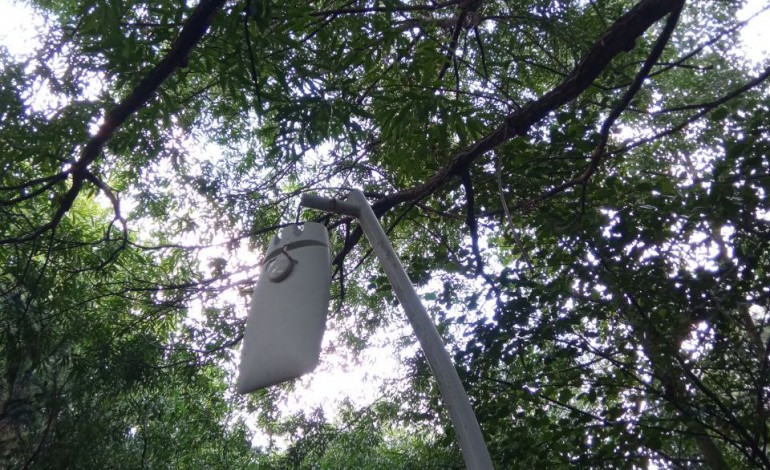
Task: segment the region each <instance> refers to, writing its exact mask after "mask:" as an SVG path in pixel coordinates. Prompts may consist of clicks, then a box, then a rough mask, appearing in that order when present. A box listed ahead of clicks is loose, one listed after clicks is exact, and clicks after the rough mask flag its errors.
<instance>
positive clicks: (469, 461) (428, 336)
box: [239, 190, 493, 470]
mask: <svg viewBox="0 0 770 470" xmlns="http://www.w3.org/2000/svg"><path fill="white" fill-rule="evenodd" d="M300 205H301V206H305V207H309V208H313V209H319V210H322V211H326V212H332V213H335V214H341V215H348V216H351V217H355V218H357V219H358V221H359V223H360V224H361V228H362V229H363V231H364V234H366V237H367V238H368V239H369V243H370V244H371V245H372V249H373V250H374V253H375V254H376V255H377V258H378V259H379V260H380V263H381V264H382V267H383V269H384V270H385V274H386V275H387V276H388V280H389V281H390V284H391V285H392V286H393V290H394V292H395V294H396V297H397V298H398V300H399V301H400V302H401V305H402V306H403V308H404V311H405V312H406V316H407V318H408V319H409V322H410V323H411V325H412V328H413V329H414V332H415V335H416V336H417V340H418V341H419V342H420V346H421V347H422V350H423V352H424V353H425V357H426V359H427V360H428V364H429V365H430V367H431V369H432V370H433V374H434V375H435V377H436V382H437V383H438V386H439V390H440V392H441V396H442V397H443V399H444V402H445V403H446V406H447V408H448V409H449V416H450V417H451V419H452V426H453V427H454V429H455V432H456V433H457V437H458V440H459V443H460V450H461V451H462V454H463V458H464V459H465V464H466V466H467V467H468V468H469V469H471V470H492V468H493V466H492V460H491V459H490V457H489V452H488V451H487V448H486V445H485V443H484V438H483V436H482V435H481V429H480V428H479V424H478V422H477V421H476V416H475V415H474V413H473V408H471V404H470V400H469V399H468V395H467V394H466V393H465V389H464V388H463V385H462V382H461V381H460V377H459V376H458V375H457V370H456V369H455V367H454V365H453V364H452V360H451V358H450V357H449V353H448V352H447V351H446V349H445V348H444V344H443V342H442V340H441V336H440V335H439V333H438V330H437V329H436V326H435V325H434V324H433V321H432V320H431V319H430V317H429V316H428V312H427V311H426V310H425V307H424V306H423V305H422V302H421V301H420V299H419V297H418V296H417V292H416V291H415V290H414V286H413V285H412V282H411V281H410V280H409V276H407V274H406V272H405V271H404V268H403V266H402V265H401V261H400V260H399V259H398V255H396V252H395V250H393V246H392V245H391V244H390V240H389V239H388V237H387V235H386V234H385V231H384V230H383V229H382V226H381V225H380V222H379V221H378V220H377V216H376V215H375V214H374V211H373V210H372V207H371V206H370V205H369V202H368V201H367V200H366V197H365V196H364V194H363V193H362V192H361V191H359V190H352V191H350V193H348V195H347V198H346V199H342V200H340V199H327V198H322V197H319V196H315V195H309V194H304V195H303V196H302V200H301V202H300ZM305 225H306V226H307V225H308V224H305ZM316 225H318V224H316ZM305 230H307V228H306V229H305ZM326 245H327V246H328V239H327V241H326ZM313 246H314V247H316V248H319V247H318V245H313ZM271 249H272V250H273V251H271V252H270V253H274V252H276V250H280V249H281V248H280V247H279V246H278V245H276V246H272V245H271ZM297 254H298V256H299V251H298V253H297ZM277 256H280V255H277ZM326 256H327V259H328V256H329V255H328V249H327V251H326ZM296 261H297V263H296V264H297V265H298V266H296V269H297V270H300V271H302V270H304V269H305V267H304V266H301V263H302V260H296ZM292 264H294V263H292ZM314 266H315V267H316V269H317V268H318V267H322V264H321V263H320V262H319V263H318V264H311V263H308V266H307V269H311V268H313V267H314ZM288 276H289V277H288V278H287V280H288V279H291V276H292V274H289V275H288ZM328 276H329V266H328V262H327V266H326V272H325V273H321V272H320V271H317V272H315V273H311V275H307V274H306V275H305V278H307V279H310V280H311V282H312V279H317V284H318V286H314V287H313V289H312V291H313V292H316V291H317V290H316V288H315V287H318V288H319V289H320V288H321V285H322V287H323V288H325V289H326V297H325V300H323V299H320V296H317V297H314V299H320V300H322V301H324V302H325V303H324V304H323V307H322V308H323V310H324V315H325V312H326V308H327V307H328V300H329V294H328V289H329V283H330V280H329V279H328ZM263 277H264V276H260V279H259V281H258V283H257V289H256V291H255V294H254V299H253V301H252V302H253V303H252V310H251V312H250V313H249V318H248V322H247V324H246V336H245V338H244V349H243V355H242V359H241V377H243V376H244V374H245V372H244V370H247V371H248V372H247V374H248V375H249V376H250V377H252V378H253V377H255V376H256V375H259V374H264V375H265V376H266V378H265V379H262V380H253V381H251V382H250V383H276V382H271V381H273V380H276V379H278V378H281V377H288V378H294V377H298V376H299V375H301V374H302V373H304V372H306V371H305V370H304V369H303V367H298V366H296V365H295V363H294V362H292V364H288V365H289V366H292V373H291V374H287V373H284V372H282V369H281V367H283V365H284V363H285V361H282V362H281V363H280V364H279V365H276V366H275V367H273V366H271V365H269V364H267V365H266V364H264V363H265V362H266V361H268V360H270V359H268V356H269V357H270V358H277V359H278V360H281V358H278V357H277V356H278V355H277V354H272V353H271V352H269V351H267V349H268V348H269V347H270V346H273V345H277V343H281V345H283V344H284V339H283V338H279V337H278V336H277V333H278V332H275V333H274V335H271V334H270V332H269V331H268V329H269V328H271V327H272V326H274V324H275V325H278V326H279V327H280V328H283V329H284V330H285V331H281V332H280V334H286V339H287V340H288V339H289V338H291V341H295V338H298V337H303V338H304V337H305V336H308V337H312V338H313V339H315V338H316V335H319V334H320V335H322V334H323V325H320V327H319V326H318V324H317V323H316V322H312V321H311V324H309V325H303V324H300V323H299V321H298V322H293V321H289V320H286V319H283V318H280V319H278V317H280V314H278V315H271V316H270V319H269V321H267V322H265V324H263V325H260V326H259V327H257V325H256V322H258V321H260V318H259V317H258V315H254V314H255V313H256V314H259V313H260V312H270V313H273V312H279V311H280V312H287V313H288V312H289V310H288V309H283V308H282V306H281V304H280V303H279V302H280V301H281V300H280V299H283V298H284V296H287V295H288V296H291V294H287V292H286V289H283V290H281V296H280V298H279V297H276V299H278V300H276V301H273V300H272V299H271V300H270V302H271V304H270V307H269V309H266V308H265V307H264V306H262V302H263V301H262V300H261V299H260V298H258V295H260V296H266V297H267V296H270V295H271V294H272V292H273V291H274V290H275V291H276V292H277V291H278V290H279V289H277V288H275V287H273V286H275V285H276V283H272V284H269V283H270V282H271V281H270V280H269V279H268V280H264V281H263ZM278 284H280V282H279V283H278ZM291 285H292V286H295V285H296V286H297V288H301V289H303V290H304V289H308V288H309V287H310V286H307V285H304V284H299V283H297V282H294V283H292V284H291ZM262 286H267V287H264V288H262V289H260V288H261V287H262ZM303 290H297V291H296V292H295V296H294V297H295V299H294V300H292V301H291V302H292V304H291V305H292V306H299V307H303V306H307V307H308V309H309V310H312V312H313V313H316V312H317V311H318V308H319V306H318V305H315V304H313V305H311V304H310V303H309V302H310V299H308V300H307V304H305V301H300V300H296V298H297V297H299V296H301V295H302V292H303ZM258 304H259V305H258ZM255 305H256V307H255ZM310 316H311V317H312V318H313V319H315V316H314V315H310ZM255 328H259V329H260V333H259V334H258V335H259V336H260V337H261V338H262V339H263V340H264V339H266V338H267V337H271V339H269V340H268V341H267V343H264V344H262V345H252V344H250V341H252V340H253V339H254V338H255V335H253V334H252V335H250V332H251V331H250V330H253V329H255ZM290 328H298V329H303V330H312V331H309V332H302V333H297V332H294V331H288V330H289V329H290ZM317 339H318V345H319V347H320V336H318V338H317ZM298 346H301V345H298ZM284 349H285V348H284ZM311 349H312V350H311ZM318 351H319V352H316V349H315V343H313V348H307V350H305V351H303V354H306V357H303V358H302V360H300V361H297V363H301V366H306V365H307V364H310V363H311V362H312V364H313V365H312V367H311V368H310V369H312V368H313V367H315V364H316V363H317V361H318V354H319V353H320V349H318ZM263 353H264V354H263ZM311 353H312V354H314V356H313V355H312V354H311ZM255 362H256V363H257V365H256V366H255V364H254V363H255ZM254 367H256V369H255V370H257V373H254V372H253V370H251V369H252V368H254ZM297 372H299V373H297ZM292 374H296V375H292ZM282 380H288V379H282ZM278 381H280V380H278ZM241 383H243V382H242V381H241V380H240V377H239V390H240V391H241V393H244V392H247V391H249V390H247V388H248V387H244V388H241V387H240V384H241ZM251 390H254V389H251Z"/></svg>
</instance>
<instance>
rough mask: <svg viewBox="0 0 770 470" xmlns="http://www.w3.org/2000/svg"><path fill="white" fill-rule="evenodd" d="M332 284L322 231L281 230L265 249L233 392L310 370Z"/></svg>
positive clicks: (307, 227) (312, 227) (311, 225)
mask: <svg viewBox="0 0 770 470" xmlns="http://www.w3.org/2000/svg"><path fill="white" fill-rule="evenodd" d="M330 286H331V257H330V255H329V235H328V233H327V231H326V227H324V226H323V225H322V224H318V223H315V222H306V223H305V224H304V225H303V226H302V227H300V226H298V225H290V226H288V227H285V228H284V229H283V230H281V234H280V237H275V238H274V239H273V241H272V243H270V246H269V247H268V250H267V254H266V255H265V259H264V262H263V264H262V271H261V272H260V275H259V280H258V281H257V286H256V287H255V288H254V296H253V298H252V300H251V309H250V310H249V316H248V318H247V320H246V331H245V333H244V337H243V349H242V350H241V364H240V367H239V374H238V392H240V393H250V392H253V391H256V390H259V389H261V388H264V387H268V386H270V385H275V384H277V383H281V382H285V381H287V380H291V379H295V378H297V377H299V376H301V375H303V374H305V373H307V372H310V371H312V370H313V369H315V367H316V365H317V364H318V358H319V356H320V354H321V340H322V339H323V332H324V328H325V326H326V313H327V310H328V308H329V287H330Z"/></svg>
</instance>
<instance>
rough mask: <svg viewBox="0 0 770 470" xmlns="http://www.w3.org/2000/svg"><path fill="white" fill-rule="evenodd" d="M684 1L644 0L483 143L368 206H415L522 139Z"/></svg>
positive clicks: (379, 209) (381, 209)
mask: <svg viewBox="0 0 770 470" xmlns="http://www.w3.org/2000/svg"><path fill="white" fill-rule="evenodd" d="M683 4H684V0H643V1H641V2H639V3H638V4H637V5H636V6H635V7H634V8H632V9H631V10H630V11H629V12H628V13H626V14H625V15H623V16H621V17H620V18H619V19H618V20H617V21H616V22H615V23H614V24H613V25H612V27H611V28H610V29H609V30H608V31H606V32H605V33H604V34H603V35H602V37H601V38H599V40H597V41H596V43H595V44H594V45H593V47H592V48H591V49H590V50H589V51H588V53H587V54H586V55H585V57H583V60H581V61H580V63H579V64H578V65H577V66H576V67H575V69H574V70H573V71H572V72H571V73H570V74H569V75H568V76H567V78H566V79H565V80H564V81H562V83H561V84H560V85H558V86H557V87H556V88H554V89H553V90H551V91H550V92H548V93H546V94H545V95H544V96H543V97H541V98H540V99H538V100H535V101H533V102H531V103H529V104H528V105H526V106H524V107H523V108H521V109H519V110H517V111H514V112H513V113H511V114H509V115H508V117H507V118H506V119H505V122H504V123H503V124H502V125H501V126H500V127H498V128H497V129H496V130H494V131H493V132H492V133H491V134H489V135H487V136H486V137H484V138H483V139H481V140H479V141H478V142H476V143H474V144H473V145H470V146H468V147H466V148H465V149H463V150H461V151H460V152H458V153H457V154H455V155H454V157H453V158H452V159H451V161H450V163H449V164H448V165H446V166H444V167H443V168H441V169H440V170H439V171H438V172H437V173H436V174H434V176H433V177H431V178H430V179H429V180H428V181H426V182H425V183H423V184H420V185H417V186H414V187H412V188H409V189H406V190H403V191H399V192H397V193H393V194H391V195H389V196H386V197H384V198H381V199H379V200H378V201H377V202H375V203H374V204H373V209H374V211H375V213H376V214H382V213H384V212H386V211H387V210H389V209H391V208H393V207H394V206H395V205H397V204H400V203H403V202H406V201H419V200H421V199H423V198H425V197H427V196H428V195H430V194H432V193H433V192H434V191H436V190H437V189H438V188H439V187H441V186H443V185H445V184H447V183H448V182H449V181H450V180H451V178H452V177H453V176H456V175H458V174H459V173H460V171H461V170H462V169H463V168H466V167H468V166H469V165H471V164H472V163H473V162H474V161H475V160H476V159H477V158H479V157H480V156H481V155H483V154H484V153H486V152H488V151H490V150H492V149H494V148H496V147H497V146H499V145H500V144H502V143H504V142H506V141H508V140H510V139H512V138H514V137H516V136H523V135H526V133H527V131H528V130H529V129H530V127H532V126H533V125H534V124H535V123H537V122H539V121H540V120H541V119H543V118H544V117H545V116H547V115H548V113H550V112H552V111H554V110H556V109H558V108H559V107H561V106H563V105H564V104H566V103H569V102H570V101H572V100H574V99H575V98H577V97H578V96H580V94H581V93H583V92H584V91H585V90H586V89H587V88H588V87H590V86H591V84H592V83H593V81H594V80H595V79H596V78H597V77H598V76H599V75H600V74H601V73H602V71H603V70H604V68H605V67H606V66H607V65H608V64H609V63H610V61H611V60H612V59H613V58H615V57H616V56H617V55H619V54H620V53H622V52H624V51H629V50H631V49H633V47H634V44H635V41H636V39H637V38H639V37H640V36H641V35H642V34H644V33H645V32H646V31H647V29H649V28H650V27H651V26H652V25H653V24H655V23H656V22H657V21H658V20H660V19H661V18H663V17H664V16H666V15H667V14H669V13H671V12H672V11H675V10H678V9H680V8H681V7H682V5H683Z"/></svg>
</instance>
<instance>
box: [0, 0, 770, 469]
mask: <svg viewBox="0 0 770 470" xmlns="http://www.w3.org/2000/svg"><path fill="white" fill-rule="evenodd" d="M33 5H34V7H35V8H36V9H37V10H36V11H37V12H38V14H40V15H44V16H45V17H46V18H47V27H46V29H45V31H44V33H43V36H42V37H41V38H40V46H39V47H38V49H37V52H36V53H35V54H34V55H33V56H31V57H27V58H14V57H10V56H9V54H7V53H5V52H4V53H3V54H2V60H3V66H2V70H3V73H2V77H0V96H2V99H1V100H0V122H2V126H0V149H2V151H1V152H0V159H1V160H0V165H1V166H2V172H0V175H2V176H0V261H3V262H2V263H1V264H0V265H2V266H3V271H2V275H1V276H0V288H1V290H0V292H2V298H3V301H2V307H0V308H1V310H0V317H1V318H2V321H3V322H4V325H8V326H7V327H5V328H4V329H3V335H4V336H3V342H2V344H1V345H0V348H2V349H1V351H2V359H0V365H1V366H2V368H3V371H4V379H3V385H2V388H0V405H1V406H0V410H1V412H2V415H0V423H2V425H0V443H1V444H0V446H1V447H0V449H2V453H3V455H4V456H5V458H6V459H7V462H8V465H10V466H20V465H26V466H27V467H32V466H45V465H46V463H48V464H50V462H54V461H59V462H61V464H60V465H61V466H65V467H66V466H78V467H80V466H92V467H101V466H104V465H105V462H108V461H110V460H107V459H114V460H112V461H114V462H120V463H119V464H117V465H121V466H136V465H137V464H141V465H142V466H144V465H148V466H151V465H161V466H162V465H174V466H189V467H199V466H200V465H201V463H203V462H205V465H204V466H206V465H208V466H217V465H220V466H225V467H232V466H246V465H250V464H251V465H258V466H259V465H262V466H266V467H268V468H269V467H270V466H279V467H282V468H285V466H293V467H296V468H304V467H310V466H313V465H316V466H322V467H329V468H361V467H362V466H363V465H364V464H366V465H370V466H374V467H376V466H377V465H378V464H377V462H388V463H387V464H386V463H383V465H397V464H398V462H409V461H411V462H435V463H434V464H435V465H439V466H452V465H458V463H459V462H460V461H461V460H460V459H459V456H458V450H457V448H456V446H455V444H454V438H453V435H452V431H451V426H449V423H448V421H447V419H446V416H445V412H444V410H443V409H442V407H441V403H440V398H439V396H438V392H437V389H436V387H435V384H434V383H433V382H432V379H431V378H430V373H429V370H428V368H427V365H426V363H425V361H424V358H423V357H422V356H421V355H420V354H419V353H417V354H416V355H414V357H412V358H411V359H409V360H408V361H407V366H408V369H409V371H410V373H409V376H408V377H406V378H405V381H403V382H400V383H399V384H398V385H397V386H393V387H390V388H388V389H387V390H386V391H384V392H383V398H382V403H381V405H379V406H372V407H367V408H363V409H355V408H352V409H348V410H347V411H346V412H343V413H341V416H340V417H337V418H331V417H327V416H324V415H323V414H321V413H309V412H308V413H304V414H301V415H298V416H282V415H281V413H280V410H278V409H277V408H276V406H277V403H278V401H279V398H280V393H281V391H280V389H276V390H272V391H270V392H266V393H263V394H260V395H259V396H256V397H252V398H250V399H248V400H246V399H241V398H236V397H234V396H233V395H232V393H230V392H229V391H228V388H227V385H228V383H229V382H228V381H229V380H230V378H229V374H231V372H230V371H231V370H232V358H233V356H234V354H235V352H236V349H237V347H238V342H239V340H240V338H241V336H242V327H243V325H242V315H239V314H238V313H237V312H239V309H240V305H241V303H242V300H234V299H239V297H238V296H237V295H232V294H228V295H223V294H222V293H223V292H233V291H234V290H235V291H237V290H238V288H240V289H241V293H242V294H244V295H246V294H247V288H248V286H249V285H250V284H251V283H253V282H254V275H255V274H254V273H255V270H254V269H253V268H254V265H255V264H256V263H255V262H250V261H245V260H241V259H235V257H236V254H237V253H243V251H242V247H244V246H249V247H257V248H258V247H260V246H263V245H264V244H265V243H266V241H267V240H268V239H269V237H270V236H271V235H272V233H273V232H274V230H276V229H277V228H278V227H280V226H282V225H285V224H287V223H290V222H293V221H294V220H295V218H299V219H300V220H310V219H313V218H315V219H317V220H320V221H322V222H324V223H326V224H327V226H328V227H329V229H330V231H331V232H332V235H333V236H332V238H333V243H334V247H333V250H334V253H333V255H334V273H335V280H336V282H335V285H334V290H335V292H334V294H335V301H334V311H333V313H332V314H331V315H330V328H332V329H340V328H343V326H344V327H347V325H349V323H350V322H349V321H348V318H353V319H354V322H353V323H355V327H354V328H355V334H353V335H350V336H349V337H350V339H351V341H350V343H351V344H349V345H348V346H349V347H352V348H356V347H361V346H362V344H365V342H366V338H367V337H368V335H369V334H371V333H372V332H373V331H376V330H377V329H378V328H380V327H381V326H382V325H383V324H385V323H387V322H392V321H395V320H394V317H395V316H396V315H398V313H397V312H398V310H396V309H395V306H394V304H393V299H392V295H391V294H390V292H389V289H388V288H387V283H386V282H385V280H384V278H383V277H382V275H381V274H379V271H378V270H377V266H376V264H375V263H373V261H372V259H371V258H372V257H371V255H370V252H369V250H368V248H367V245H366V241H365V240H363V239H362V237H361V235H362V232H361V230H360V228H359V227H357V225H356V223H355V221H353V220H351V219H349V218H345V217H332V216H328V215H319V214H316V213H313V212H312V211H304V212H302V213H301V214H299V215H297V202H298V199H297V198H298V196H299V195H300V194H302V193H305V192H315V191H320V192H326V194H329V193H328V191H329V190H332V191H339V193H338V194H344V188H346V187H360V188H363V189H364V191H365V193H366V194H367V195H368V196H369V197H370V199H371V202H372V205H373V208H374V210H375V212H376V214H377V215H378V216H379V217H380V218H381V221H382V223H383V224H384V225H385V226H386V227H387V229H388V231H389V233H390V234H391V237H392V238H393V240H394V243H395V245H396V247H397V250H398V251H399V252H400V253H401V254H402V255H403V260H404V262H405V264H406V267H407V269H408V271H409V273H410V276H411V277H412V279H413V280H414V281H415V282H416V283H417V284H419V285H420V286H421V289H422V291H423V292H425V298H426V301H429V302H430V304H431V308H432V311H435V312H436V314H437V321H439V326H440V329H441V331H442V333H443V334H444V335H445V337H446V338H447V340H448V341H449V343H450V348H451V350H452V353H453V355H454V357H455V360H456V362H457V365H458V369H459V371H460V373H461V377H462V379H463V381H464V383H465V384H466V386H467V388H468V391H469V393H470V394H471V397H472V400H473V403H474V406H475V408H476V410H477V414H478V417H479V421H480V423H481V426H482V430H483V432H484V434H485V437H486V438H487V441H488V443H489V447H490V451H491V453H492V456H493V459H494V460H495V462H496V464H497V465H498V466H499V467H501V468H508V467H514V468H518V467H521V466H524V465H530V466H533V467H538V468H539V467H548V468H552V467H573V466H587V467H599V466H601V467H624V468H625V467H646V466H649V465H651V463H654V464H656V465H658V466H663V467H670V468H691V467H702V466H703V467H708V468H737V467H752V468H754V467H759V468H769V467H770V455H769V454H768V452H767V441H768V431H769V430H768V425H767V416H768V398H769V397H768V392H769V389H768V385H767V383H768V379H770V377H768V374H769V372H768V371H769V370H770V356H769V354H770V340H768V325H767V323H768V320H769V319H770V318H769V316H768V315H770V314H769V313H768V295H769V293H770V291H769V290H768V285H770V283H769V282H768V281H769V280H768V273H769V272H770V270H769V269H768V267H769V266H768V264H769V263H770V259H768V256H767V254H766V247H767V240H768V230H769V227H768V220H770V215H769V214H770V208H768V202H767V194H768V188H767V186H768V167H770V161H769V160H768V143H769V142H770V135H769V134H768V130H767V129H768V121H769V118H770V109H768V106H767V98H768V88H767V78H768V76H770V68H767V64H766V63H765V64H754V63H751V62H749V61H747V60H746V59H745V58H744V57H743V56H742V54H741V52H740V49H741V42H740V32H741V31H742V30H743V29H744V28H745V27H746V25H747V24H750V22H751V21H753V19H752V18H749V19H740V20H739V19H737V17H736V15H737V12H738V11H739V10H740V8H741V7H742V5H743V2H703V1H694V0H692V1H689V2H686V1H684V0H641V1H639V2H630V1H625V0H595V1H589V2H583V1H561V2H554V1H545V0H528V1H525V2H516V3H515V4H514V3H507V2H490V1H475V0H470V1H468V0H459V1H455V0H453V1H447V2H407V3H404V2H356V1H353V2H336V1H328V2H311V3H307V2H283V3H281V2H270V1H266V0H244V1H241V2H224V1H211V0H202V1H201V2H200V3H198V4H197V5H194V6H188V5H186V4H179V3H176V2H152V3H141V2H127V1H126V2H110V3H108V4H99V5H93V4H91V2H81V1H78V0H70V1H67V2H49V1H45V2H43V1H40V2H33ZM340 188H342V189H340ZM415 234H418V235H417V236H415ZM212 250H216V251H217V255H216V256H215V257H212V256H210V255H208V254H207V253H211V252H212ZM223 253H226V254H225V255H223ZM201 260H204V261H203V262H201ZM244 273H245V274H244ZM198 310H200V311H201V313H200V314H198V313H197V311H198ZM245 411H253V412H254V413H255V415H256V416H258V417H259V418H258V421H259V423H260V426H262V428H261V429H262V432H269V433H277V434H280V435H283V436H288V439H289V444H288V446H287V447H285V448H283V449H281V448H277V447H275V446H266V447H264V448H253V447H252V446H251V445H250V443H249V437H250V436H251V433H252V431H249V430H248V429H247V427H246V425H245V424H244V416H246V415H245V414H244V412H245ZM180 420H181V421H180ZM203 435H205V436H208V438H207V439H206V440H205V441H204V440H201V437H200V436H203ZM271 435H272V434H271ZM95 439H99V440H100V441H99V442H103V443H104V444H103V445H102V446H99V447H100V450H99V452H94V453H89V454H88V455H86V454H83V453H81V452H82V449H83V443H86V442H94V440H95ZM533 449H535V451H533ZM346 452H351V453H346Z"/></svg>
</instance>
